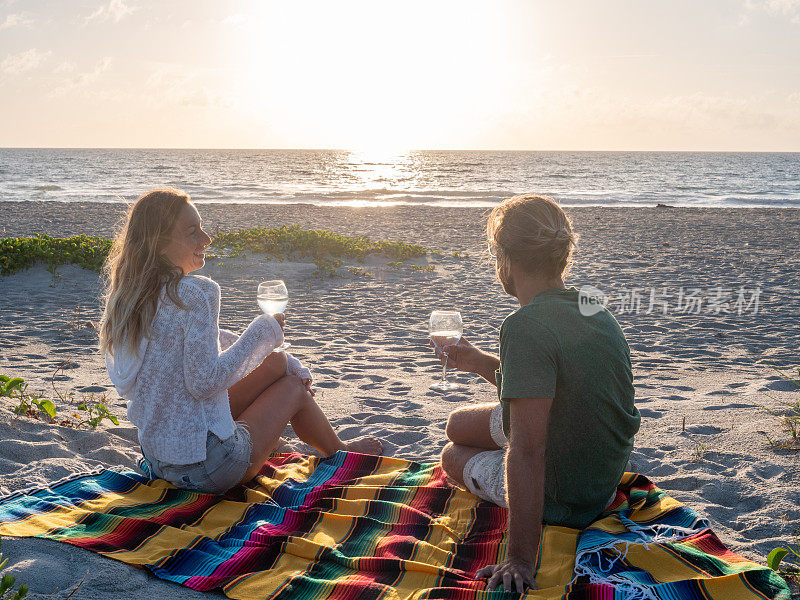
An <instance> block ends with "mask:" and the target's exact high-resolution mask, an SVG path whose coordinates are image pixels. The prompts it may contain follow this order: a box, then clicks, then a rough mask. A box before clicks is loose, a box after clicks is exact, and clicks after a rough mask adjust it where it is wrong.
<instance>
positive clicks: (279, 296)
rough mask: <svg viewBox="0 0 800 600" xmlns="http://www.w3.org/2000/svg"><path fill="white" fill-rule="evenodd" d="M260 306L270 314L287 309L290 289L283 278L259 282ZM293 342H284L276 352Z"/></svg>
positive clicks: (258, 297) (257, 297) (258, 296)
mask: <svg viewBox="0 0 800 600" xmlns="http://www.w3.org/2000/svg"><path fill="white" fill-rule="evenodd" d="M256 299H257V300H258V306H259V307H260V308H261V310H262V311H264V313H266V314H268V315H271V316H272V315H277V314H278V313H282V312H283V311H285V310H286V305H287V304H288V303H289V290H288V289H287V288H286V284H285V283H284V282H283V280H282V279H274V280H272V281H262V282H261V283H259V284H258V295H257V296H256ZM289 346H291V344H290V343H289V342H283V343H282V344H281V345H280V346H278V347H277V348H275V352H283V351H284V350H286V349H287V348H288V347H289Z"/></svg>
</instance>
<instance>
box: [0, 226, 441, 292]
mask: <svg viewBox="0 0 800 600" xmlns="http://www.w3.org/2000/svg"><path fill="white" fill-rule="evenodd" d="M112 244H113V241H112V240H110V239H109V238H106V237H96V236H88V235H76V236H73V237H69V238H56V237H51V236H48V235H36V236H34V237H17V238H0V275H10V274H12V273H16V272H17V271H19V270H21V269H27V268H29V267H31V266H33V265H34V264H36V263H38V262H41V263H44V264H45V265H47V270H48V271H49V272H50V273H51V274H52V276H53V279H54V280H55V279H56V278H58V277H59V275H58V272H57V267H58V266H59V265H64V264H76V265H78V266H80V267H83V268H85V269H89V270H92V271H97V272H99V271H101V270H102V267H103V262H104V261H105V259H106V257H107V256H108V253H109V252H110V251H111V246H112ZM214 246H215V247H216V248H217V249H218V250H220V251H221V250H224V251H225V253H224V256H222V255H221V253H220V252H217V253H212V254H209V256H208V259H209V261H212V260H214V261H219V265H220V266H235V265H231V264H229V263H225V262H223V261H222V260H219V259H223V258H224V259H232V258H247V255H246V254H245V253H246V252H261V253H264V254H269V255H271V256H274V257H276V258H278V259H281V260H284V259H286V258H287V257H290V256H299V257H309V258H311V259H313V260H314V262H315V263H316V264H317V269H318V270H319V271H320V273H321V274H322V276H331V273H330V266H331V265H330V264H329V263H326V262H325V260H324V259H326V258H334V259H336V258H354V259H357V260H363V259H364V258H366V257H367V256H368V255H370V254H377V255H379V256H384V257H386V258H393V259H395V260H397V261H404V260H408V259H410V258H417V257H420V256H425V255H426V254H427V250H425V248H423V247H422V246H419V245H417V244H408V243H406V242H392V241H377V242H374V241H372V240H370V239H369V238H368V237H366V236H357V237H352V236H346V235H341V234H338V233H334V232H332V231H326V230H316V229H300V228H299V227H297V226H295V225H292V226H288V225H285V226H283V227H277V228H273V229H267V228H264V227H254V228H251V229H240V230H238V231H234V232H230V233H222V234H219V235H217V237H216V238H215V239H214Z"/></svg>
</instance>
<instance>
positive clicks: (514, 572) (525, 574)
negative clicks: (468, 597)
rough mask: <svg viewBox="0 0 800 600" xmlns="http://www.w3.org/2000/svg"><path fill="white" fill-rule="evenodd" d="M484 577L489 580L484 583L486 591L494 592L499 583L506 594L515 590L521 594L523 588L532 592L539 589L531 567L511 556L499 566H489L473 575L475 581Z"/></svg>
mask: <svg viewBox="0 0 800 600" xmlns="http://www.w3.org/2000/svg"><path fill="white" fill-rule="evenodd" d="M486 577H488V578H489V581H487V582H486V590H487V591H492V590H496V589H497V587H498V586H499V585H500V584H501V583H502V584H503V591H506V592H513V591H514V589H516V590H517V592H519V593H520V594H521V593H523V592H524V591H525V586H527V587H529V588H530V589H532V590H538V589H539V588H538V586H537V585H536V580H535V579H534V572H533V565H531V564H530V563H528V562H527V561H524V560H522V559H520V558H515V557H513V556H509V557H508V558H506V559H505V560H504V561H503V562H501V563H500V564H499V565H489V566H488V567H483V568H482V569H480V570H479V571H478V572H477V573H475V579H484V578H486ZM512 586H513V587H512Z"/></svg>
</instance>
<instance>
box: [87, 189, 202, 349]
mask: <svg viewBox="0 0 800 600" xmlns="http://www.w3.org/2000/svg"><path fill="white" fill-rule="evenodd" d="M187 204H191V199H190V198H189V195H188V194H186V193H185V192H183V191H181V190H176V189H173V188H163V189H157V190H153V191H151V192H147V193H146V194H144V195H142V196H140V197H139V198H138V199H137V200H136V202H135V203H134V204H133V205H132V206H131V208H130V210H129V211H128V215H127V218H126V220H125V225H124V226H123V228H122V230H121V231H120V232H119V234H118V235H117V237H116V239H115V240H114V245H113V247H112V249H111V252H110V253H109V255H108V258H107V259H106V262H105V264H104V268H103V271H104V273H105V277H106V290H105V311H104V313H103V318H102V321H101V323H100V350H101V351H102V352H109V353H110V354H112V355H113V354H114V351H115V350H117V349H120V348H123V347H127V348H128V349H129V350H132V351H133V352H135V353H136V352H137V351H138V348H139V342H140V341H141V340H142V338H143V337H147V336H148V335H149V334H150V326H151V325H152V323H153V317H155V314H156V310H157V308H158V301H159V297H160V296H161V291H162V289H164V287H166V292H167V295H168V297H169V298H170V300H172V302H174V303H176V304H177V305H178V306H182V304H181V302H180V300H179V299H178V297H177V287H178V281H180V278H181V277H182V276H183V274H184V273H183V269H181V268H180V267H178V266H176V265H174V264H172V263H171V262H170V261H169V260H167V258H166V257H164V256H162V254H161V252H162V250H163V249H164V246H165V245H166V244H167V243H169V240H170V236H171V234H172V230H173V229H174V228H175V223H176V222H177V220H178V216H179V215H180V212H181V209H182V208H183V207H184V206H185V205H187Z"/></svg>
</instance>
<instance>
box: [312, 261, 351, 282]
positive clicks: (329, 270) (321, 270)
mask: <svg viewBox="0 0 800 600" xmlns="http://www.w3.org/2000/svg"><path fill="white" fill-rule="evenodd" d="M314 262H315V263H316V265H317V268H316V269H315V270H314V273H313V275H314V276H315V277H319V278H320V279H325V278H326V277H338V275H339V271H338V270H337V269H338V268H339V267H341V266H342V265H343V264H344V262H343V261H341V260H339V259H338V258H328V257H320V258H317V259H316V260H315V261H314Z"/></svg>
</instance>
